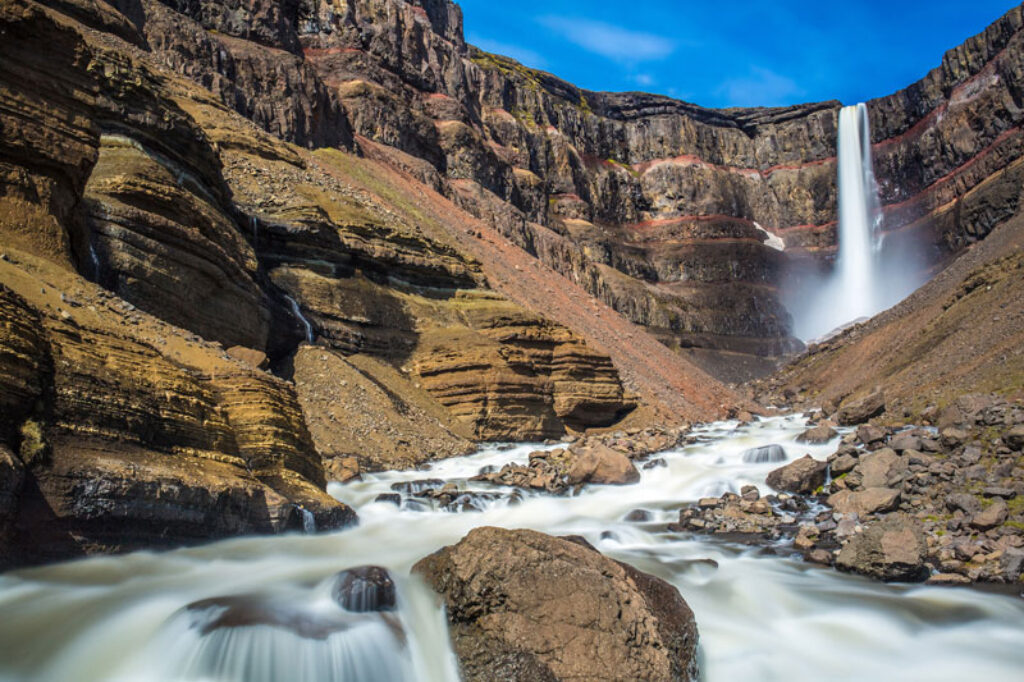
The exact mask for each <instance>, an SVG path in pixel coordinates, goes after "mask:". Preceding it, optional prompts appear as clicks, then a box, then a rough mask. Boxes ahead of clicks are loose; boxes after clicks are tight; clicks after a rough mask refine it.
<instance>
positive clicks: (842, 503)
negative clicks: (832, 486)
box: [828, 488, 900, 516]
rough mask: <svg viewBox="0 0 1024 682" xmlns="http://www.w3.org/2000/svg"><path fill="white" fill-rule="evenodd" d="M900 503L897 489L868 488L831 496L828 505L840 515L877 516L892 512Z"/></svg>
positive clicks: (845, 491)
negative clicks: (881, 513)
mask: <svg viewBox="0 0 1024 682" xmlns="http://www.w3.org/2000/svg"><path fill="white" fill-rule="evenodd" d="M899 503H900V491H899V490H896V489H895V488H867V489H865V490H859V491H857V492H853V491H852V490H840V491H839V492H837V493H835V494H833V495H830V496H829V498H828V504H829V506H830V507H832V508H833V509H834V510H836V511H837V512H839V513H840V514H857V515H858V516H866V515H867V514H877V513H879V512H887V511H892V510H893V509H895V508H896V506H897V505H899Z"/></svg>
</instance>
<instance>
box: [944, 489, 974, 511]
mask: <svg viewBox="0 0 1024 682" xmlns="http://www.w3.org/2000/svg"><path fill="white" fill-rule="evenodd" d="M946 509H948V510H950V511H956V510H957V509H959V510H961V511H963V512H964V513H965V514H975V513H977V512H979V511H981V501H980V500H978V498H977V497H975V496H974V495H969V494H967V493H952V494H950V495H947V496H946Z"/></svg>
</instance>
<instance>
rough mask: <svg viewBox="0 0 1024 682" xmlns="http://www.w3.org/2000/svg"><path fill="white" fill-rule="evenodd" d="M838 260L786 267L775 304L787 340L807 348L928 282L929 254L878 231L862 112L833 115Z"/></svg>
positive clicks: (906, 239)
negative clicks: (789, 325) (789, 334)
mask: <svg viewBox="0 0 1024 682" xmlns="http://www.w3.org/2000/svg"><path fill="white" fill-rule="evenodd" d="M838 173H839V175H838V187H839V230H838V237H839V239H838V241H839V249H838V256H837V257H836V261H835V264H834V266H833V267H832V268H831V269H825V270H823V269H821V267H820V265H817V264H815V263H812V262H810V259H808V260H807V261H794V262H793V263H791V264H790V268H789V272H788V273H787V278H786V282H785V284H784V286H783V292H784V293H783V299H784V300H783V302H784V304H785V305H786V308H787V309H788V310H789V312H790V314H791V315H792V316H793V335H794V336H796V337H797V338H799V339H801V340H803V341H805V342H809V341H813V340H816V339H821V338H823V337H826V336H828V335H829V333H830V332H832V331H834V330H836V329H839V328H841V327H843V326H846V325H848V324H849V323H851V322H854V321H857V320H861V319H865V318H869V317H872V316H874V315H876V314H878V313H880V312H882V311H883V310H886V309H888V308H891V307H892V306H894V305H896V304H897V303H899V302H900V301H902V300H903V299H904V298H906V297H907V296H909V295H910V294H911V293H913V292H914V290H915V289H917V288H918V287H920V286H921V285H922V284H924V283H925V281H927V279H928V274H927V273H928V267H929V265H930V263H931V261H932V260H934V259H933V257H932V254H931V250H932V247H930V246H929V245H927V244H923V243H920V240H919V239H917V238H915V237H914V236H913V235H912V234H910V233H909V232H898V233H889V234H886V233H885V232H883V231H882V211H881V206H880V204H879V201H878V187H877V184H876V182H875V173H874V164H873V162H872V158H871V127H870V123H869V120H868V109H867V106H866V105H864V104H857V105H854V106H848V107H843V109H842V110H841V111H840V112H839V159H838Z"/></svg>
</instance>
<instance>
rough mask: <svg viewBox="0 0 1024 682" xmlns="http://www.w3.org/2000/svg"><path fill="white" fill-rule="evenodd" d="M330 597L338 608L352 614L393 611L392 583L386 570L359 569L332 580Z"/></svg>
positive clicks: (377, 568)
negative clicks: (336, 603)
mask: <svg viewBox="0 0 1024 682" xmlns="http://www.w3.org/2000/svg"><path fill="white" fill-rule="evenodd" d="M331 596H332V597H333V598H334V601H336V602H338V604H339V605H340V606H341V608H343V609H345V610H346V611H352V612H353V613H368V612H372V611H394V610H395V608H396V600H395V582H394V581H393V580H392V579H391V575H390V574H389V573H388V572H387V569H384V568H381V567H380V566H359V567H358V568H350V569H347V570H344V571H341V572H340V573H338V574H337V575H335V576H334V585H333V586H332V587H331Z"/></svg>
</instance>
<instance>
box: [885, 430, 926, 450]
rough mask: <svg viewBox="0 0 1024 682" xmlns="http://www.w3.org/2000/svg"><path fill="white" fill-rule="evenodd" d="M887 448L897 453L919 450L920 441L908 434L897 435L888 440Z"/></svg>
mask: <svg viewBox="0 0 1024 682" xmlns="http://www.w3.org/2000/svg"><path fill="white" fill-rule="evenodd" d="M889 447H890V448H892V449H893V450H895V451H896V452H899V453H903V452H904V451H906V450H920V449H921V439H920V438H919V437H918V436H914V435H911V434H908V433H898V434H896V435H895V436H893V437H892V438H891V439H889Z"/></svg>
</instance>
